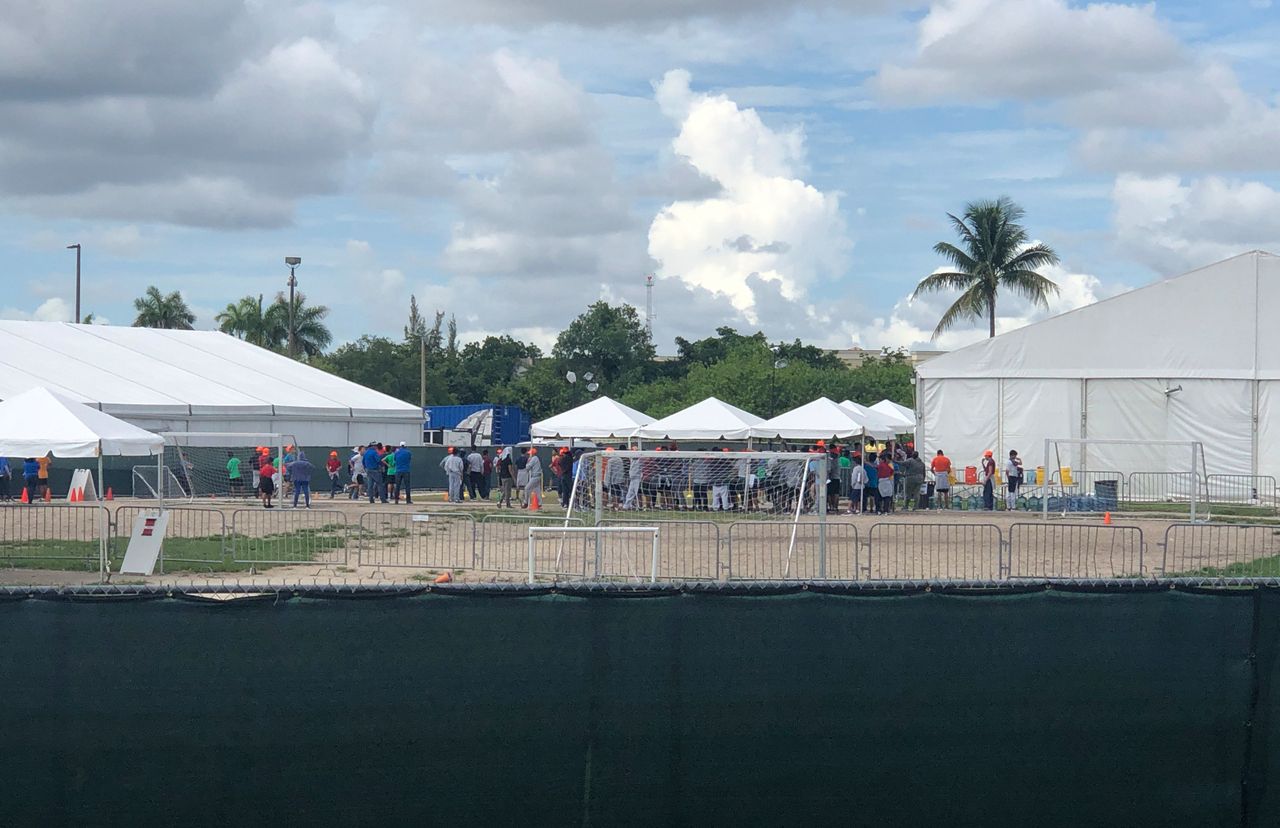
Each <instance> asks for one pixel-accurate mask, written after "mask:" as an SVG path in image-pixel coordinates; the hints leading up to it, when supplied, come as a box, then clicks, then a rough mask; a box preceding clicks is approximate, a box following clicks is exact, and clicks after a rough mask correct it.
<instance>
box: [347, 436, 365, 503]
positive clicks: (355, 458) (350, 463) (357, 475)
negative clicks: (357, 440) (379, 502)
mask: <svg viewBox="0 0 1280 828" xmlns="http://www.w3.org/2000/svg"><path fill="white" fill-rule="evenodd" d="M347 476H348V477H350V478H351V494H350V497H351V499H352V500H359V499H360V493H361V492H362V491H364V446H355V447H354V448H352V449H351V456H350V457H349V458H347Z"/></svg>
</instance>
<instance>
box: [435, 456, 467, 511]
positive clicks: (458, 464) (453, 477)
mask: <svg viewBox="0 0 1280 828" xmlns="http://www.w3.org/2000/svg"><path fill="white" fill-rule="evenodd" d="M466 466H467V464H466V463H464V462H463V461H462V457H461V456H459V455H458V452H457V451H456V450H454V448H453V446H449V453H448V454H446V455H445V456H444V459H443V460H441V461H440V468H442V469H444V476H445V479H446V480H447V481H448V483H449V494H448V498H449V502H450V503H461V502H462V475H463V474H464V473H465V472H466Z"/></svg>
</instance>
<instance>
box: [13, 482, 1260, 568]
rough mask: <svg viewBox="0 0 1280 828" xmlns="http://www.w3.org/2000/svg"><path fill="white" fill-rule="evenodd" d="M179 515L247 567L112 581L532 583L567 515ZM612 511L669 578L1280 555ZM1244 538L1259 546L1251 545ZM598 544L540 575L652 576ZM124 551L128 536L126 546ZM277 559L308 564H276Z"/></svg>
mask: <svg viewBox="0 0 1280 828" xmlns="http://www.w3.org/2000/svg"><path fill="white" fill-rule="evenodd" d="M107 505H110V506H111V510H112V514H113V520H115V521H117V523H118V525H117V527H116V529H115V535H116V537H117V538H123V539H127V535H128V532H129V526H130V525H131V524H132V518H133V516H134V515H135V514H136V513H137V509H141V508H144V507H145V506H146V505H147V504H144V503H141V502H132V501H130V500H128V499H121V500H117V501H115V502H114V503H112V504H107ZM129 507H135V508H133V509H131V508H129ZM14 508H15V509H20V508H21V507H14ZM98 514H99V510H97V509H95V508H94V507H92V506H83V507H71V506H65V505H44V504H39V505H36V506H32V507H28V508H27V509H22V510H21V512H15V511H12V510H10V509H9V508H8V507H5V508H4V509H3V510H0V520H3V521H5V522H4V523H0V544H3V543H5V542H12V541H13V540H14V539H15V538H21V539H26V540H32V539H60V540H70V541H76V542H80V541H91V540H95V539H96V537H97V529H96V527H97V522H98V520H99V517H98ZM171 514H172V515H174V517H173V518H172V519H171V520H172V522H171V527H170V533H169V538H170V539H171V543H173V544H175V545H176V544H178V543H179V540H178V539H184V538H197V539H198V538H202V537H205V536H210V535H219V534H221V533H223V532H224V531H225V532H226V533H227V534H228V535H232V534H233V535H235V536H236V538H237V540H236V543H237V546H236V551H235V553H234V554H235V556H236V559H237V562H238V563H237V565H236V566H235V567H230V568H236V569H239V571H221V570H223V569H225V568H228V567H224V566H222V565H219V564H217V563H204V562H182V561H173V560H170V561H168V562H167V565H166V572H165V574H164V575H152V576H147V577H139V576H132V575H129V576H124V575H118V574H117V575H113V576H112V579H111V580H112V582H114V583H121V582H127V583H139V582H146V583H157V584H161V583H163V584H182V585H224V584H239V585H251V584H281V583H288V584H294V583H301V584H329V583H335V584H336V583H350V584H357V583H359V584H369V583H388V582H409V583H423V582H430V581H432V580H434V579H435V578H436V577H437V576H438V575H439V574H441V573H443V572H446V571H447V572H449V573H450V574H451V575H452V577H453V578H454V579H455V580H458V581H466V582H471V581H481V582H484V581H522V580H526V579H527V577H528V574H527V570H528V558H529V538H528V531H527V527H528V524H529V522H530V521H529V518H536V521H535V522H537V523H540V524H542V525H547V526H562V525H563V518H564V513H563V511H562V510H560V509H559V508H558V507H545V508H544V509H543V510H542V511H541V512H539V513H537V514H536V515H533V514H531V513H529V512H527V511H522V510H508V509H498V508H497V507H496V506H494V505H492V504H484V503H482V504H472V503H470V502H467V503H464V504H457V505H454V504H447V503H444V502H442V501H441V500H440V499H439V497H438V496H435V497H432V496H431V495H426V496H422V495H420V496H419V497H418V499H417V500H416V501H415V504H414V506H413V507H410V506H407V505H400V506H396V505H395V504H386V505H384V504H373V505H370V504H369V503H368V502H367V501H364V500H360V501H351V500H346V499H341V498H339V499H334V500H329V499H328V497H327V496H324V497H320V498H315V499H313V502H312V509H311V510H297V511H294V510H290V509H273V510H269V511H268V510H264V509H262V508H261V507H260V506H258V507H255V506H253V505H252V504H249V503H224V502H217V501H210V502H208V503H192V504H185V503H184V504H180V505H179V507H178V508H177V509H175V510H173V512H172V513H171ZM424 515H425V518H424V517H423V516H424ZM605 517H606V525H608V526H614V527H620V526H625V525H631V526H656V527H658V530H659V531H658V546H659V554H658V565H657V576H658V579H659V580H681V579H700V580H753V579H754V580H761V579H767V580H773V579H819V578H828V579H842V580H843V579H857V580H868V579H888V580H904V579H907V580H1000V579H1004V578H1010V577H1012V578H1018V577H1027V578H1114V577H1156V576H1159V575H1162V574H1165V575H1173V574H1189V573H1194V572H1199V571H1203V570H1204V569H1205V568H1206V567H1222V566H1228V565H1238V564H1245V563H1251V562H1253V563H1256V562H1258V561H1265V560H1268V559H1270V558H1272V557H1275V558H1276V560H1277V561H1280V536H1277V535H1276V533H1275V531H1273V530H1270V529H1261V530H1259V529H1251V530H1247V531H1239V529H1240V528H1239V527H1234V528H1235V529H1236V530H1237V531H1232V528H1233V527H1231V526H1230V525H1229V524H1210V526H1209V527H1192V528H1191V529H1187V528H1185V527H1184V528H1176V529H1174V530H1172V532H1173V534H1172V535H1171V536H1170V538H1171V543H1170V546H1169V548H1168V549H1166V547H1165V541H1166V532H1167V531H1169V530H1170V527H1171V526H1175V525H1177V524H1178V521H1174V520H1168V519H1164V518H1161V517H1157V516H1142V517H1136V516H1132V515H1125V514H1116V515H1114V516H1113V519H1112V522H1111V524H1110V525H1106V524H1104V522H1103V520H1102V518H1100V517H1098V516H1093V515H1076V516H1073V515H1068V516H1066V517H1062V516H1056V517H1053V518H1051V519H1050V520H1048V521H1045V520H1042V518H1041V516H1040V514H1039V513H1028V512H1014V513H1008V512H999V511H997V512H964V511H940V510H939V511H929V512H910V511H908V512H899V513H896V514H892V515H885V516H874V515H858V516H849V515H830V516H828V520H827V523H826V528H825V536H826V537H825V555H823V554H822V547H823V544H822V542H821V540H822V535H823V534H824V531H823V529H822V525H821V524H820V523H818V522H817V520H816V518H813V517H804V518H802V520H801V522H800V523H799V524H798V525H794V526H793V525H792V524H791V523H790V521H789V520H788V516H781V515H772V516H759V515H752V516H742V515H730V514H724V513H706V512H678V513H673V512H663V513H628V512H610V513H608V514H606V515H605ZM762 517H764V518H765V519H761V518H762ZM224 526H225V530H224V528H223V527H224ZM1246 534H1247V535H1248V539H1247V540H1248V542H1247V543H1245V542H1241V538H1244V536H1245V535H1246ZM599 538H600V540H599V545H598V546H597V540H596V535H595V533H591V534H583V533H563V532H554V533H541V534H539V535H538V537H537V540H536V541H535V571H536V577H537V578H538V579H539V580H574V579H578V578H583V577H588V578H590V577H595V576H596V575H597V567H598V572H599V575H600V577H605V578H612V579H619V580H626V581H635V582H640V581H644V580H647V579H648V578H649V576H650V575H651V573H652V571H653V569H652V568H653V534H652V533H651V532H648V533H646V532H635V531H632V532H610V533H601V534H600V535H599ZM123 543H124V540H118V541H117V545H118V547H119V549H120V550H123ZM113 548H114V547H113ZM175 548H177V547H176V546H175ZM215 548H216V547H215ZM3 554H4V552H3V550H0V556H3ZM15 554H16V553H15ZM166 554H168V552H166ZM255 556H260V557H255ZM278 559H284V560H299V561H305V562H299V563H295V564H290V565H280V564H276V563H271V561H273V560H278ZM259 560H260V561H261V563H255V561H259ZM2 561H3V558H2V557H0V562H2ZM251 566H252V570H250V567H251ZM1278 569H1280V567H1278ZM1253 574H1257V573H1253ZM1277 574H1280V571H1278V572H1277ZM97 581H98V574H97V572H96V571H94V572H88V571H84V570H79V571H68V570H63V569H35V568H3V569H0V584H12V585H63V584H85V583H96V582H97Z"/></svg>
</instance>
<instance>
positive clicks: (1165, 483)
mask: <svg viewBox="0 0 1280 828" xmlns="http://www.w3.org/2000/svg"><path fill="white" fill-rule="evenodd" d="M1044 456H1045V467H1047V468H1042V469H1037V472H1038V475H1037V477H1043V479H1042V480H1041V479H1037V480H1036V483H1037V484H1038V486H1037V488H1038V489H1039V491H1040V495H1041V496H1042V498H1043V499H1042V502H1041V503H1040V504H1039V505H1040V507H1041V508H1040V511H1041V512H1042V513H1043V514H1044V515H1046V516H1047V515H1050V514H1055V513H1056V514H1062V515H1065V514H1067V513H1069V512H1091V513H1099V512H1114V511H1152V512H1161V513H1169V514H1171V515H1179V516H1181V515H1187V516H1189V517H1190V518H1191V519H1192V520H1208V518H1209V500H1210V498H1209V491H1208V485H1209V474H1208V470H1207V468H1206V467H1205V455H1204V444H1203V443H1200V442H1198V441H1194V440H1185V441H1183V440H1112V439H1093V438H1090V439H1083V440H1082V439H1047V440H1045V452H1044Z"/></svg>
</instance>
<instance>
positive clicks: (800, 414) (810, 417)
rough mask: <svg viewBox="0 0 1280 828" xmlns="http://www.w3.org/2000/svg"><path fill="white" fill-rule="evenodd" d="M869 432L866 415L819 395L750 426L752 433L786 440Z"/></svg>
mask: <svg viewBox="0 0 1280 828" xmlns="http://www.w3.org/2000/svg"><path fill="white" fill-rule="evenodd" d="M866 433H867V424H866V421H865V419H862V418H859V416H858V414H857V413H856V412H854V411H852V410H850V409H848V408H845V407H844V406H842V405H840V404H838V403H835V402H832V401H831V400H829V399H827V398H826V397H819V398H818V399H816V400H814V401H813V402H810V403H805V404H804V405H802V406H800V407H799V408H793V409H791V410H790V411H785V412H783V413H782V414H779V415H778V416H776V417H771V418H769V419H767V420H765V421H764V422H762V423H759V424H757V425H755V426H752V428H751V434H752V436H753V437H761V438H766V439H772V438H778V439H783V440H830V439H837V440H842V439H845V438H848V437H862V436H864V435H865V434H866Z"/></svg>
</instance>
